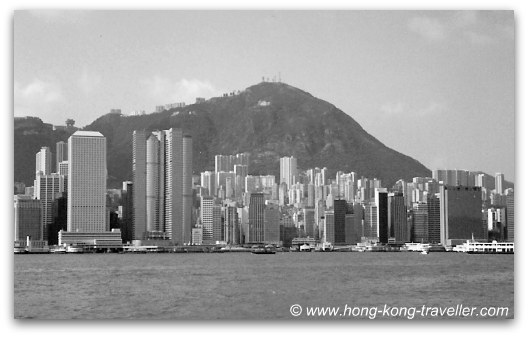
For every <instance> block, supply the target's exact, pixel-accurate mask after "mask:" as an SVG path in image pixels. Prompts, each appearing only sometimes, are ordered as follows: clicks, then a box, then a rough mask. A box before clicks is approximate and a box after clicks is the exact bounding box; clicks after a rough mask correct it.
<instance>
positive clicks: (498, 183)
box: [495, 173, 504, 195]
mask: <svg viewBox="0 0 528 337" xmlns="http://www.w3.org/2000/svg"><path fill="white" fill-rule="evenodd" d="M495 192H496V193H498V194H501V195H502V194H503V193H504V174H503V173H495Z"/></svg>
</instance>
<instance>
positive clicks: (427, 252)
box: [420, 249, 429, 255]
mask: <svg viewBox="0 0 528 337" xmlns="http://www.w3.org/2000/svg"><path fill="white" fill-rule="evenodd" d="M420 254H423V255H427V254H429V251H427V250H425V249H424V250H422V252H421V253H420Z"/></svg>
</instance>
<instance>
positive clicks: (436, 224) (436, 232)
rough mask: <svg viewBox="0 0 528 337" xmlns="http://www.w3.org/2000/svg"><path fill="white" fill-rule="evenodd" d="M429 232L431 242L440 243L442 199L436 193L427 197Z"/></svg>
mask: <svg viewBox="0 0 528 337" xmlns="http://www.w3.org/2000/svg"><path fill="white" fill-rule="evenodd" d="M427 232H428V237H429V238H428V241H429V242H430V243H440V199H439V198H438V197H437V196H436V195H430V196H428V197H427Z"/></svg>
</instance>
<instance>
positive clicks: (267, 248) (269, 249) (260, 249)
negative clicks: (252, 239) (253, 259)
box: [251, 246, 275, 254]
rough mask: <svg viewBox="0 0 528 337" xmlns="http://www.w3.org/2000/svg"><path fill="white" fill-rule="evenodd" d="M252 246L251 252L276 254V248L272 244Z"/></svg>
mask: <svg viewBox="0 0 528 337" xmlns="http://www.w3.org/2000/svg"><path fill="white" fill-rule="evenodd" d="M251 248H252V249H251V254H275V249H274V248H273V247H270V246H265V247H258V246H253V247H251Z"/></svg>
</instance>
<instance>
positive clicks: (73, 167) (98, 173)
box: [68, 131, 108, 232]
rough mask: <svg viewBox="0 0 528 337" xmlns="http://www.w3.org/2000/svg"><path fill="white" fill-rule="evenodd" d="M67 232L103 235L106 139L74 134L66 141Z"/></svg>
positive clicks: (91, 132)
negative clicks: (100, 233) (67, 159)
mask: <svg viewBox="0 0 528 337" xmlns="http://www.w3.org/2000/svg"><path fill="white" fill-rule="evenodd" d="M68 158H69V164H68V232H104V231H107V230H108V228H107V227H106V223H107V220H106V217H107V215H106V174H107V171H106V138H105V137H104V136H103V135H102V134H100V133H99V132H95V131H76V132H75V133H74V134H73V135H71V136H70V138H69V139H68Z"/></svg>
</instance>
